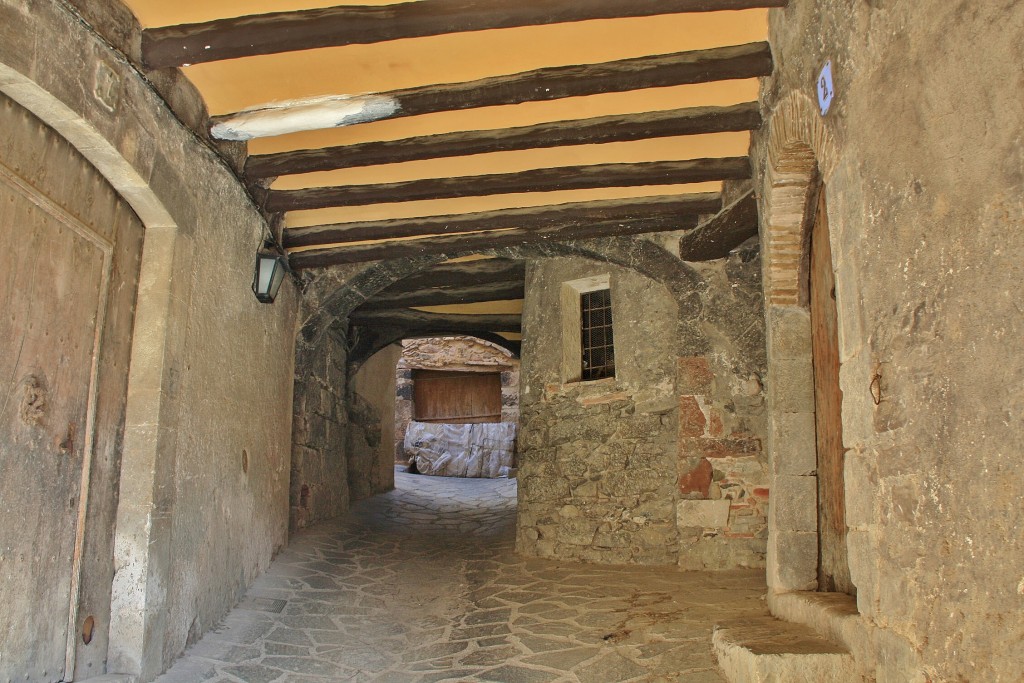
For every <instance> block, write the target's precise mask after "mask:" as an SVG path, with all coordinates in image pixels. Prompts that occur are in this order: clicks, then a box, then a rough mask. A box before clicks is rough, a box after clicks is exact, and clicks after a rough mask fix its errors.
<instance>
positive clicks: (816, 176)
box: [760, 92, 839, 306]
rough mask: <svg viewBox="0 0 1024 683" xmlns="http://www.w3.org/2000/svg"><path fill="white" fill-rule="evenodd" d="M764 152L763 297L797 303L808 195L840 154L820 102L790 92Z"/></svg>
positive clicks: (775, 114) (773, 302) (770, 129)
mask: <svg viewBox="0 0 1024 683" xmlns="http://www.w3.org/2000/svg"><path fill="white" fill-rule="evenodd" d="M766 152H767V153H766V164H765V172H764V175H763V180H762V183H763V185H762V191H761V193H760V196H761V198H762V200H761V201H762V213H761V215H762V216H763V219H762V224H761V243H762V245H763V246H764V290H765V299H766V302H767V303H768V304H769V305H775V306H795V305H797V304H798V303H799V301H800V270H801V263H802V260H803V251H804V245H805V244H806V235H805V234H804V233H805V230H806V216H805V214H806V211H807V205H808V199H809V197H810V195H811V193H813V192H814V191H815V189H816V187H817V184H818V183H819V181H823V182H825V183H826V184H827V183H828V182H829V180H830V179H831V177H832V175H833V173H834V172H835V169H836V166H837V164H838V161H839V152H838V148H837V145H836V142H835V140H834V138H833V137H832V134H831V132H830V131H829V129H828V127H827V126H826V123H825V119H824V117H822V116H821V114H820V112H819V111H818V107H817V105H816V103H815V102H814V101H812V100H811V98H810V97H808V96H807V95H805V94H803V93H799V92H794V93H790V94H789V95H787V96H786V97H785V98H783V99H782V100H781V101H780V102H779V104H778V105H777V106H776V107H775V109H774V111H773V112H772V113H771V115H770V118H769V123H768V143H767V148H766Z"/></svg>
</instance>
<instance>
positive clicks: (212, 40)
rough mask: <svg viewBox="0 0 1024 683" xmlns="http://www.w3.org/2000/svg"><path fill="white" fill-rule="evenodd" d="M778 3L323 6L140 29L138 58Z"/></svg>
mask: <svg viewBox="0 0 1024 683" xmlns="http://www.w3.org/2000/svg"><path fill="white" fill-rule="evenodd" d="M786 1H787V0H587V1H586V2H558V1H556V0H541V1H533V2H520V3H510V2H508V1H507V0H421V1H420V2H406V3H400V4H393V5H383V6H376V7H367V6H340V7H327V8H322V9H308V10H299V11H295V12H273V13H268V14H258V15H252V16H244V17H233V18H228V19H217V20H214V21H208V22H202V23H194V24H181V25H177V26H162V27H157V28H150V29H146V30H145V31H143V33H142V57H143V62H144V63H145V64H146V66H147V67H149V68H151V69H160V68H166V67H174V66H184V65H186V64H202V63H206V62H214V61H219V60H223V59H235V58H238V57H251V56H254V55H266V54H276V53H280V52H291V51H295V50H310V49H314V48H322V47H337V46H342V45H367V44H372V43H382V42H387V41H391V40H402V39H406V38H422V37H426V36H437V35H445V34H450V33H468V32H474V31H486V30H490V29H504V28H519V27H524V26H543V25H549V24H562V23H572V22H579V21H589V20H593V19H616V18H625V17H648V16H657V15H666V14H679V13H683V12H711V11H719V10H741V9H751V8H759V7H784V6H785V5H786Z"/></svg>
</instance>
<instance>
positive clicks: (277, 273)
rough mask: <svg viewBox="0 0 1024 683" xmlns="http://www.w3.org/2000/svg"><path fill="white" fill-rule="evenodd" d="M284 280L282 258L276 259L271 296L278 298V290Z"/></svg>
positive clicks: (269, 292)
mask: <svg viewBox="0 0 1024 683" xmlns="http://www.w3.org/2000/svg"><path fill="white" fill-rule="evenodd" d="M283 281H284V265H283V264H282V263H281V259H280V258H275V259H274V270H273V275H272V276H271V278H270V290H269V291H268V294H270V296H271V298H275V299H276V298H277V292H278V290H279V289H281V283H282V282H283Z"/></svg>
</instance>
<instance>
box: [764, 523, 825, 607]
mask: <svg viewBox="0 0 1024 683" xmlns="http://www.w3.org/2000/svg"><path fill="white" fill-rule="evenodd" d="M767 560H768V569H767V572H766V576H767V578H768V586H769V588H771V590H772V591H773V592H776V593H780V592H786V591H806V590H816V589H817V587H818V533H817V532H813V533H811V532H807V531H777V530H773V531H772V532H771V534H770V535H769V536H768V558H767Z"/></svg>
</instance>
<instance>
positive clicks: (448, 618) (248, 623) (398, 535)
mask: <svg viewBox="0 0 1024 683" xmlns="http://www.w3.org/2000/svg"><path fill="white" fill-rule="evenodd" d="M396 486H397V488H396V490H395V491H393V492H391V493H389V494H385V495H383V496H377V497H376V498H373V499H371V500H367V501H363V502H362V503H359V504H357V505H356V506H355V508H354V509H353V511H352V512H351V513H350V514H349V515H348V516H346V517H345V518H344V519H342V520H340V521H337V522H332V523H328V524H322V525H319V526H317V527H315V528H313V529H310V530H307V531H304V532H302V533H299V534H297V535H296V536H295V537H294V538H293V539H292V542H291V544H290V546H289V547H288V548H287V549H286V550H285V551H283V552H282V553H281V554H280V556H279V557H278V558H277V559H276V560H275V561H274V562H273V564H272V565H271V568H270V570H269V571H268V572H267V573H266V574H265V575H264V576H263V577H261V578H260V579H258V580H257V581H256V582H255V584H253V586H252V588H251V589H250V590H249V592H248V594H247V595H246V597H245V599H244V600H243V601H242V602H241V603H240V604H239V605H238V606H237V607H236V608H235V609H234V610H233V611H232V612H231V613H230V614H229V615H228V616H227V618H226V619H225V620H224V622H223V623H222V624H221V625H220V626H219V627H218V628H216V629H214V630H213V631H211V632H210V633H209V634H207V635H206V636H205V637H204V638H203V639H202V640H201V641H200V642H198V643H197V644H196V645H194V646H192V647H191V648H189V649H188V650H187V651H186V653H185V655H184V656H183V657H182V658H181V659H179V660H178V662H176V663H175V665H174V666H173V667H172V668H171V670H170V671H169V672H168V673H167V674H165V675H164V676H162V677H161V678H159V679H158V683H200V682H207V681H208V682H211V683H214V682H215V683H229V682H230V683H238V682H239V681H244V682H245V683H271V682H276V683H285V682H287V683H314V682H316V683H324V682H325V681H379V682H387V683H405V682H409V683H427V682H428V681H502V682H508V683H513V682H515V683H520V682H521V683H534V682H545V681H571V682H575V683H612V682H615V681H651V682H653V681H686V682H687V683H705V682H711V681H715V682H719V681H723V680H724V679H723V678H722V677H721V676H720V674H719V673H718V670H717V668H716V667H715V660H714V655H713V654H712V652H711V627H712V625H713V624H714V623H715V622H716V621H719V620H724V619H734V618H737V617H740V616H743V615H746V614H751V613H755V614H756V613H760V612H763V606H762V602H761V595H762V594H763V593H764V590H765V588H764V578H763V577H764V573H763V571H744V572H729V573H723V574H703V573H680V572H678V571H676V570H674V569H672V568H658V569H649V568H648V569H644V568H634V567H596V566H590V565H580V564H575V563H567V562H552V561H545V560H532V559H525V558H521V557H518V556H516V555H515V552H514V542H513V526H514V517H515V495H516V483H515V480H504V479H499V480H480V479H444V478H434V477H427V476H416V475H409V474H405V473H404V472H399V473H396Z"/></svg>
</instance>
